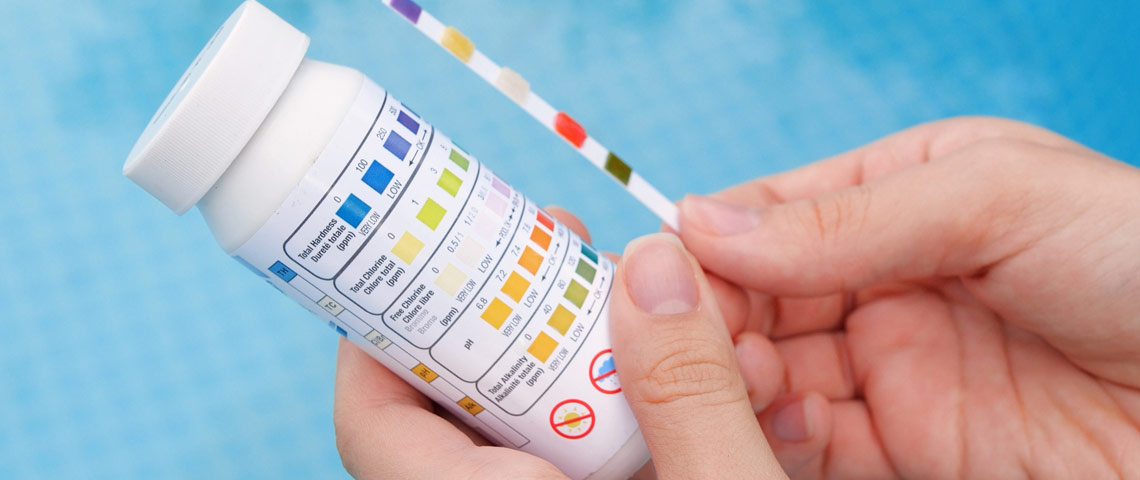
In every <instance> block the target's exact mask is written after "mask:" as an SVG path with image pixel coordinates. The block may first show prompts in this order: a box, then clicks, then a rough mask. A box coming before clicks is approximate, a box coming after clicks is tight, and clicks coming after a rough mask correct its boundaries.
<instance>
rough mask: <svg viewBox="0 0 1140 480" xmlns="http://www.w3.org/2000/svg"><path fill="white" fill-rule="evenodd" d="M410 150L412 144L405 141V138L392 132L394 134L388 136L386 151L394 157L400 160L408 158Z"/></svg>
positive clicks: (385, 145) (385, 143)
mask: <svg viewBox="0 0 1140 480" xmlns="http://www.w3.org/2000/svg"><path fill="white" fill-rule="evenodd" d="M410 148H412V142H409V141H407V140H404V137H401V136H399V135H397V134H396V132H392V134H391V135H389V136H388V139H387V140H385V141H384V149H385V150H387V151H389V152H391V153H392V155H395V156H396V158H399V159H400V160H403V159H404V158H406V157H407V156H408V149H410Z"/></svg>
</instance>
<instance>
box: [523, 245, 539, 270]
mask: <svg viewBox="0 0 1140 480" xmlns="http://www.w3.org/2000/svg"><path fill="white" fill-rule="evenodd" d="M542 260H543V258H542V255H540V254H539V253H538V252H536V251H534V250H533V249H531V248H530V247H526V250H524V251H523V254H522V255H521V256H519V266H521V267H523V268H525V269H526V271H528V272H530V274H531V275H538V269H539V267H542Z"/></svg>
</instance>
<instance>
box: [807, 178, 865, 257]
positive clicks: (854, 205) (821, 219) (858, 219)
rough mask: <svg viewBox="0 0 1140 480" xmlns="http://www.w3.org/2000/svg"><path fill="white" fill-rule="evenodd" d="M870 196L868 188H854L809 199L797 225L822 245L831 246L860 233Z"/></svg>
mask: <svg viewBox="0 0 1140 480" xmlns="http://www.w3.org/2000/svg"><path fill="white" fill-rule="evenodd" d="M872 196H873V195H872V190H871V189H870V188H868V187H867V186H865V185H856V186H853V187H850V188H847V189H845V190H843V191H841V192H839V193H837V194H835V195H830V196H827V197H816V198H811V199H809V200H808V206H809V208H808V209H807V211H806V212H807V213H806V214H805V215H807V216H806V217H805V218H801V219H800V223H801V224H802V225H804V226H805V229H807V230H809V233H812V234H814V237H816V238H818V239H819V241H820V243H821V244H822V246H824V247H826V246H829V245H834V244H836V243H839V242H840V241H842V240H843V239H846V238H850V237H851V236H853V235H858V234H859V233H860V232H861V231H862V229H863V227H864V225H865V224H866V221H867V212H868V210H869V209H870V205H871V200H872Z"/></svg>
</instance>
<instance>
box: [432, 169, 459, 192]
mask: <svg viewBox="0 0 1140 480" xmlns="http://www.w3.org/2000/svg"><path fill="white" fill-rule="evenodd" d="M437 185H439V188H442V189H443V191H445V192H447V193H449V194H451V196H453V197H454V196H455V195H456V194H458V193H459V187H461V186H463V180H461V179H460V178H459V177H457V176H455V174H454V173H451V170H448V169H446V168H445V169H443V175H440V176H439V183H438V184H437Z"/></svg>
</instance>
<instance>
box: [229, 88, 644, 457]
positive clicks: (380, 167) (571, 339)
mask: <svg viewBox="0 0 1140 480" xmlns="http://www.w3.org/2000/svg"><path fill="white" fill-rule="evenodd" d="M349 115H350V120H346V121H345V122H344V124H343V125H342V127H341V128H340V129H339V130H338V131H337V133H336V134H335V135H334V138H333V140H332V141H331V142H330V145H329V146H328V147H327V148H326V151H325V152H324V153H322V155H321V157H320V158H319V159H318V160H317V162H316V164H314V166H313V167H312V169H311V170H310V171H309V172H308V173H307V175H306V177H305V180H303V181H302V182H301V183H300V185H299V186H298V187H297V189H296V190H295V191H294V192H293V193H292V194H291V196H290V197H289V198H288V199H287V200H286V202H285V203H284V204H283V205H282V207H281V208H280V209H279V210H278V212H277V213H276V214H275V215H274V216H273V217H272V218H271V219H270V221H269V222H268V223H267V224H266V225H265V226H264V227H262V229H261V230H260V231H258V232H257V234H255V235H254V237H253V238H252V239H251V240H250V241H249V242H247V243H246V244H245V245H243V246H242V247H241V248H239V250H238V251H237V255H236V256H237V257H238V259H239V260H241V261H243V262H244V263H246V264H248V265H249V266H251V268H253V269H254V270H256V271H258V272H259V273H262V274H264V276H265V277H266V278H267V279H268V280H270V282H271V283H273V285H274V286H276V287H277V288H279V289H280V290H282V291H283V292H285V293H287V294H289V295H290V296H292V297H293V298H295V299H297V300H298V301H299V302H301V303H302V304H304V305H305V306H306V307H307V308H309V309H310V310H311V311H313V312H315V313H317V314H318V315H320V316H322V317H324V318H325V319H326V321H327V322H328V323H329V325H330V326H332V328H334V329H335V330H336V331H338V332H339V333H341V334H342V335H344V336H346V337H347V338H349V339H350V340H353V341H354V342H356V343H357V344H358V345H361V346H362V347H363V348H365V350H366V351H368V352H369V353H370V354H372V355H373V356H374V357H376V358H377V359H378V360H380V361H381V362H382V363H384V364H385V365H386V366H388V367H389V368H390V369H391V370H393V371H395V372H397V373H398V374H400V375H402V376H403V377H404V378H405V379H406V380H408V381H409V382H411V383H412V384H413V385H416V386H418V387H420V388H421V390H423V391H424V392H425V393H427V394H428V395H429V396H431V397H432V399H433V400H435V401H436V402H438V403H440V404H441V405H445V406H448V408H451V409H453V410H454V411H455V412H456V413H457V414H462V415H460V416H461V417H463V416H464V415H466V416H468V417H471V418H470V419H469V420H470V423H471V424H472V425H473V426H475V427H476V428H477V429H479V431H481V432H482V433H483V434H484V435H486V436H488V437H489V438H491V439H492V440H495V441H497V442H499V443H501V444H504V445H509V446H513V447H521V448H524V450H525V449H528V448H529V449H533V451H535V452H536V453H540V454H549V453H551V452H556V451H558V450H559V449H564V448H565V446H564V445H562V443H561V442H568V441H575V442H577V444H576V447H575V448H586V450H587V451H589V450H595V451H597V452H608V451H613V450H612V449H613V448H616V447H615V443H614V442H618V443H619V444H620V443H624V440H625V439H627V438H629V435H630V434H632V433H633V432H634V431H635V429H636V424H635V423H634V422H633V420H632V416H631V415H629V413H628V410H627V407H626V406H625V402H624V399H622V398H621V396H620V394H618V393H617V392H619V390H620V389H616V388H615V389H613V390H611V391H605V390H599V389H597V388H595V384H594V381H595V380H594V378H593V375H592V373H591V371H590V370H591V360H592V359H594V358H596V357H597V355H598V354H599V353H600V352H603V351H607V350H608V348H609V338H608V337H609V334H608V331H607V328H606V327H605V322H604V320H605V319H606V318H607V317H606V316H607V315H608V308H607V305H608V300H609V294H610V291H611V286H612V283H613V278H614V265H613V263H612V262H610V261H609V260H607V259H606V258H605V257H603V256H601V255H599V253H598V252H597V251H596V250H594V249H593V247H591V246H590V245H587V244H586V243H584V242H582V240H581V239H580V238H578V236H577V235H575V234H573V232H571V231H570V230H569V229H568V228H566V227H565V226H564V225H562V224H560V223H558V222H556V221H555V219H554V218H553V217H551V216H550V215H549V214H547V213H546V212H544V211H543V210H542V209H540V208H538V207H537V206H536V205H535V204H534V203H532V202H531V201H530V200H528V199H527V198H526V197H525V196H523V195H522V194H521V193H520V192H518V191H517V190H514V189H513V188H511V187H510V186H509V185H508V184H507V183H506V182H505V181H503V180H502V179H501V178H499V177H497V176H496V175H495V174H494V173H492V172H491V171H490V170H488V169H486V168H485V167H483V166H482V165H481V164H480V163H479V162H477V161H475V159H474V158H472V156H471V155H470V154H468V153H467V152H465V151H464V150H463V149H461V148H459V147H457V146H456V145H455V144H454V143H452V142H451V141H450V140H449V139H447V138H446V137H445V136H444V135H442V134H441V133H439V132H437V131H436V130H435V129H434V128H432V127H431V126H430V125H428V124H426V123H425V122H423V121H422V119H421V118H420V117H419V116H418V115H416V114H415V113H414V112H412V111H411V110H410V109H408V108H407V107H406V106H404V105H402V104H401V103H400V102H398V101H396V100H395V99H393V98H391V97H390V96H388V95H386V94H385V93H384V92H383V91H382V90H381V89H380V88H379V87H377V86H375V85H374V84H371V83H366V85H365V87H364V89H363V90H362V92H361V94H360V98H359V99H358V100H357V103H356V105H355V106H354V107H353V110H352V111H351V112H350V114H349ZM354 125H355V127H354ZM599 326H601V328H596V327H599ZM612 380H613V381H616V377H614V378H613V379H612ZM590 395H593V397H591V396H590ZM568 399H574V402H578V403H573V405H578V404H579V403H580V404H582V405H587V406H589V408H590V409H591V410H590V411H591V412H594V413H591V415H592V416H591V417H590V419H589V421H590V422H591V423H590V425H591V428H590V429H589V430H584V429H580V430H581V431H579V432H578V433H579V434H581V436H576V434H575V435H567V433H566V430H567V429H568V428H570V427H568V426H569V425H571V423H573V422H570V423H558V424H553V425H552V424H550V422H549V418H551V417H550V415H552V414H556V415H562V416H563V417H564V416H565V415H570V413H557V412H558V411H561V410H565V409H566V405H570V404H566V403H564V402H566V401H567V400H568ZM579 408H580V409H581V408H585V407H579ZM559 418H561V417H559ZM582 421H583V422H584V421H586V420H582ZM582 432H591V433H592V435H586V434H585V433H582ZM560 445H562V446H560ZM580 467H581V468H584V469H585V468H588V467H589V465H582V466H580ZM566 468H569V469H570V471H573V469H575V468H578V467H575V466H567V467H566ZM584 471H585V470H584Z"/></svg>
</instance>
